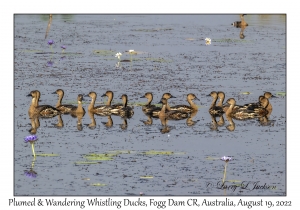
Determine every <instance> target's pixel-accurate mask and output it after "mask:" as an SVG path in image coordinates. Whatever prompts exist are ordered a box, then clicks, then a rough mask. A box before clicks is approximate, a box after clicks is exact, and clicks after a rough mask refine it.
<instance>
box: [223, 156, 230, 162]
mask: <svg viewBox="0 0 300 210" xmlns="http://www.w3.org/2000/svg"><path fill="white" fill-rule="evenodd" d="M220 160H223V161H225V162H228V161H231V160H232V157H226V156H223V157H221V159H220Z"/></svg>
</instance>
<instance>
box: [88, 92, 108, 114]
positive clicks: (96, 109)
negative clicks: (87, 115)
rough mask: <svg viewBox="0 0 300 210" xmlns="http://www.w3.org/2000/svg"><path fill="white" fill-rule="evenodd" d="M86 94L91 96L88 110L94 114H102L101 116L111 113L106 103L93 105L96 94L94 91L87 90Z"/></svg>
mask: <svg viewBox="0 0 300 210" xmlns="http://www.w3.org/2000/svg"><path fill="white" fill-rule="evenodd" d="M88 96H89V97H91V98H92V100H91V103H90V105H89V106H88V111H89V112H93V113H94V114H97V115H103V116H105V115H109V114H111V112H110V111H111V106H107V105H102V106H95V102H96V99H97V94H96V93H95V92H89V94H88Z"/></svg>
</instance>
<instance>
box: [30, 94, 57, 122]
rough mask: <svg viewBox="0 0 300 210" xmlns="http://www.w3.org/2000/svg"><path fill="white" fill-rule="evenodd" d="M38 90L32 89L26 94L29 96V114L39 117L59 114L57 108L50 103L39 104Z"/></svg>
mask: <svg viewBox="0 0 300 210" xmlns="http://www.w3.org/2000/svg"><path fill="white" fill-rule="evenodd" d="M40 95H41V93H40V91H38V90H33V91H31V92H30V93H29V94H28V95H27V96H28V97H29V96H31V97H32V100H31V105H30V107H29V110H28V114H29V116H32V115H39V116H41V117H54V116H56V115H58V114H60V112H59V110H57V109H56V108H54V107H52V106H50V105H39V99H40Z"/></svg>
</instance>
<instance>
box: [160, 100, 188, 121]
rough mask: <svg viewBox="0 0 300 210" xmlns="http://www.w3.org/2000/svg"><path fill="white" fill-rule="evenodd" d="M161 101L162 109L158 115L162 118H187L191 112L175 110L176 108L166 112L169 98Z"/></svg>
mask: <svg viewBox="0 0 300 210" xmlns="http://www.w3.org/2000/svg"><path fill="white" fill-rule="evenodd" d="M159 103H160V104H162V108H161V111H160V112H159V114H158V117H159V118H160V119H167V120H182V119H186V118H188V117H189V114H188V113H185V112H180V111H175V110H173V111H172V110H171V111H168V112H166V109H167V99H166V98H162V99H161V100H160V102H159Z"/></svg>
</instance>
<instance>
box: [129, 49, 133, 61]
mask: <svg viewBox="0 0 300 210" xmlns="http://www.w3.org/2000/svg"><path fill="white" fill-rule="evenodd" d="M128 52H129V54H130V62H132V54H133V53H134V50H128Z"/></svg>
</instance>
